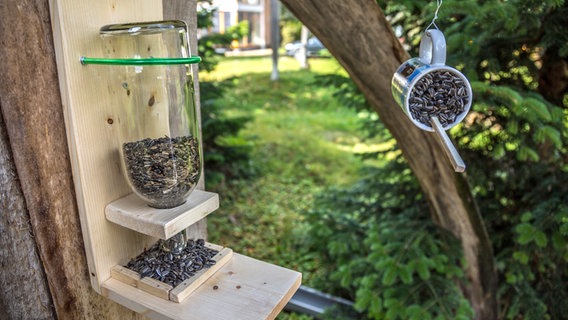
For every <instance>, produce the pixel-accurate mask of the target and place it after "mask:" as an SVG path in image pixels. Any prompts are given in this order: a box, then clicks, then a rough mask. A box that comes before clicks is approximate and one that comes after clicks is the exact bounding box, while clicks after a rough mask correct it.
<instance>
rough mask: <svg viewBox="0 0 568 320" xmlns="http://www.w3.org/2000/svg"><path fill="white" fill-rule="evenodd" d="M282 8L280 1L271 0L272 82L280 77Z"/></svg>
mask: <svg viewBox="0 0 568 320" xmlns="http://www.w3.org/2000/svg"><path fill="white" fill-rule="evenodd" d="M279 20H280V6H279V3H278V0H270V32H271V33H270V34H271V36H270V38H271V47H272V74H271V75H270V80H272V81H275V80H278V79H279V75H278V47H279V45H280V23H279Z"/></svg>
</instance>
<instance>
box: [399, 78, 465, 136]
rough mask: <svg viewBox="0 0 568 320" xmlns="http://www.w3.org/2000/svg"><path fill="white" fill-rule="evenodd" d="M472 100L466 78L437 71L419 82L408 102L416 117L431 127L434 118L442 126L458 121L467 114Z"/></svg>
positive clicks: (413, 116)
mask: <svg viewBox="0 0 568 320" xmlns="http://www.w3.org/2000/svg"><path fill="white" fill-rule="evenodd" d="M470 99H471V97H469V93H468V90H467V87H466V83H465V82H464V80H463V78H461V77H459V76H458V75H456V74H454V73H452V72H450V71H446V70H440V71H433V72H430V73H428V74H426V75H425V76H424V77H422V78H421V79H419V80H418V81H417V82H416V84H415V85H414V88H413V90H412V92H411V93H410V97H409V99H408V103H409V106H408V109H409V111H410V114H411V116H412V118H413V119H414V120H416V121H418V122H420V123H422V124H424V125H426V126H429V127H431V126H432V125H431V123H430V121H431V120H430V119H431V118H432V117H434V116H437V117H438V119H439V120H440V123H441V124H442V126H444V127H445V126H447V125H450V124H452V123H454V122H455V121H456V118H457V117H459V115H460V114H462V113H463V112H464V109H465V106H466V105H467V104H468V102H469V100H470Z"/></svg>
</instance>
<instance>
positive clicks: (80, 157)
mask: <svg viewBox="0 0 568 320" xmlns="http://www.w3.org/2000/svg"><path fill="white" fill-rule="evenodd" d="M49 3H50V12H51V15H52V19H51V20H52V26H53V34H54V44H55V51H56V58H57V67H58V75H59V84H60V88H61V98H62V103H63V109H64V110H63V111H64V116H65V127H66V130H67V140H68V145H69V153H70V158H71V165H72V168H73V180H74V183H75V192H76V195H77V205H78V209H79V217H80V220H81V229H82V233H83V241H84V243H85V251H86V255H87V261H88V264H89V274H90V277H91V284H92V285H93V288H94V289H95V290H96V291H97V292H99V293H100V290H101V289H100V286H101V284H102V283H103V282H104V281H106V280H107V279H108V278H110V270H111V268H112V267H113V266H115V265H120V264H123V263H125V262H127V261H128V260H129V259H130V258H132V257H135V256H136V255H137V254H138V253H139V252H142V250H143V249H144V248H145V247H149V246H150V245H151V244H152V243H154V242H156V239H155V238H154V237H150V236H146V235H143V234H140V233H138V232H135V231H131V230H128V229H126V228H124V227H121V226H119V225H116V224H114V223H112V222H109V221H108V220H107V219H106V218H105V206H106V205H107V204H109V203H110V202H112V201H114V200H116V199H119V198H121V197H124V196H126V195H127V194H129V193H130V192H131V191H130V188H129V186H128V183H127V181H126V179H125V178H124V175H123V173H122V170H121V164H120V157H119V152H118V150H119V147H120V145H119V141H118V139H116V137H117V136H120V135H121V134H122V132H123V131H124V125H125V123H124V119H125V114H124V112H125V110H123V109H122V108H120V107H119V106H117V102H116V101H117V99H118V98H117V97H115V96H113V93H112V88H110V87H109V83H112V81H110V77H111V73H110V72H109V70H108V68H109V67H108V66H92V65H88V66H84V65H81V63H80V58H81V56H91V57H102V56H103V53H102V45H101V41H100V37H99V29H100V28H101V27H102V26H103V25H106V24H112V23H123V22H137V21H153V20H161V19H162V16H163V15H162V2H161V1H153V0H120V1H115V0H101V1H87V0H53V1H50V2H49Z"/></svg>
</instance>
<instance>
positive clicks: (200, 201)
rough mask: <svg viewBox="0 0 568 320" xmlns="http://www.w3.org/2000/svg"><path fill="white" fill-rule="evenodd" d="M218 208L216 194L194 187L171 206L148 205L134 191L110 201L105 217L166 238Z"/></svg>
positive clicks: (124, 225) (217, 196)
mask: <svg viewBox="0 0 568 320" xmlns="http://www.w3.org/2000/svg"><path fill="white" fill-rule="evenodd" d="M218 208H219V195H218V194H216V193H213V192H207V191H202V190H194V191H193V192H192V193H191V194H190V195H189V198H188V199H187V202H186V203H184V204H182V205H181V206H178V207H175V208H171V209H156V208H152V207H149V206H148V205H147V204H146V203H144V202H143V201H142V200H141V199H140V198H139V197H138V196H136V195H135V194H130V195H128V196H126V197H123V198H120V199H118V200H116V201H113V202H111V203H109V204H108V205H107V206H106V208H105V214H106V218H107V220H109V221H112V222H114V223H116V224H119V225H121V226H123V227H126V228H128V229H131V230H135V231H138V232H140V233H143V234H146V235H149V236H153V237H157V238H160V239H164V240H165V239H169V238H170V237H172V236H173V235H175V234H177V233H179V232H180V231H182V230H184V229H185V228H187V227H189V226H190V225H192V224H194V223H195V222H197V221H199V220H201V219H202V218H203V217H205V216H207V215H208V214H210V213H211V212H213V211H215V210H217V209H218Z"/></svg>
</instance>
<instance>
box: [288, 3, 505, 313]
mask: <svg viewBox="0 0 568 320" xmlns="http://www.w3.org/2000/svg"><path fill="white" fill-rule="evenodd" d="M281 1H282V3H283V4H284V5H285V6H286V7H288V9H289V10H290V11H291V12H292V13H293V14H294V15H295V16H296V17H297V18H298V19H299V20H300V21H301V22H302V23H304V24H305V25H306V26H307V27H308V28H309V29H310V31H312V32H313V33H314V35H316V36H317V37H318V38H319V39H320V40H321V41H322V43H323V44H324V45H325V46H326V47H327V49H328V50H329V51H330V52H331V53H332V54H333V56H334V57H335V58H336V59H337V60H338V61H339V62H340V63H341V65H342V66H343V67H344V68H345V69H346V71H347V72H348V73H349V75H350V76H351V79H353V81H354V82H355V83H356V84H357V86H358V87H359V88H360V89H361V91H362V92H363V94H364V95H365V97H366V99H367V100H368V102H369V103H370V104H371V105H372V106H373V108H374V109H375V110H376V111H377V113H378V114H379V116H380V118H381V120H382V122H383V123H384V125H385V126H386V128H387V129H388V130H390V132H391V134H392V135H393V136H394V138H395V139H396V141H397V143H398V145H399V147H400V149H401V150H402V152H403V154H404V156H405V158H406V159H407V161H408V163H409V165H410V168H411V169H412V170H413V172H414V174H415V175H416V177H417V179H418V181H419V183H420V186H421V188H422V191H423V193H424V196H425V198H426V199H427V201H428V203H429V205H430V208H431V212H432V216H433V219H434V220H435V221H436V222H437V223H438V224H439V225H440V226H442V227H444V228H446V229H448V230H449V231H450V232H452V233H453V234H454V235H455V236H456V237H458V238H459V239H460V240H461V243H462V247H463V252H464V255H465V258H466V261H467V267H466V270H465V272H466V275H467V278H468V281H469V286H467V287H466V288H464V294H465V295H466V297H467V298H468V299H469V300H470V301H471V303H472V306H473V308H474V310H475V312H476V317H477V319H495V318H497V309H498V307H497V300H496V289H497V277H496V270H495V266H494V260H493V251H492V247H491V242H490V239H489V236H488V234H487V231H486V229H485V226H484V224H483V220H482V218H481V215H480V212H479V210H478V208H477V206H476V203H475V200H474V198H473V195H472V193H471V190H470V188H469V186H468V183H467V179H466V176H465V175H464V174H457V173H455V172H454V171H453V170H452V167H451V165H450V163H449V161H448V160H447V159H446V157H445V155H444V151H443V149H442V146H441V145H440V144H439V143H438V141H437V139H436V138H435V136H434V134H433V133H429V132H426V131H422V130H420V129H418V128H417V127H415V126H414V125H412V123H411V122H410V121H409V119H408V118H407V117H406V115H405V114H404V112H403V111H402V109H401V108H400V107H399V106H398V105H397V104H396V103H395V102H394V100H393V98H392V95H391V78H392V75H393V74H394V72H395V70H396V69H397V68H398V66H399V65H400V64H401V63H402V62H403V61H405V60H407V59H408V58H409V56H408V54H407V52H406V51H405V50H404V49H403V47H402V45H401V44H400V43H399V41H398V39H397V38H396V36H395V35H394V33H393V32H392V30H391V27H390V25H389V23H388V21H387V20H386V18H385V16H384V14H383V13H382V11H381V10H380V8H379V6H378V5H377V3H376V2H375V1H373V0H353V1H341V0H329V1H321V0H281Z"/></svg>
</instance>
